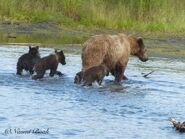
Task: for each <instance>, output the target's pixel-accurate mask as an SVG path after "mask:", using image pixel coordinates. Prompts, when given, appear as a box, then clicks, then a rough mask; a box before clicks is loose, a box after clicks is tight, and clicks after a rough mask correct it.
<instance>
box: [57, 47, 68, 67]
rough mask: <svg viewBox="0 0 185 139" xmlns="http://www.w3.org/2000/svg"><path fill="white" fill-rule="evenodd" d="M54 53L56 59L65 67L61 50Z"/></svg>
mask: <svg viewBox="0 0 185 139" xmlns="http://www.w3.org/2000/svg"><path fill="white" fill-rule="evenodd" d="M55 53H56V54H57V56H58V58H59V62H60V63H61V64H62V65H65V64H66V61H65V55H64V52H63V51H62V50H61V51H60V52H57V50H55Z"/></svg>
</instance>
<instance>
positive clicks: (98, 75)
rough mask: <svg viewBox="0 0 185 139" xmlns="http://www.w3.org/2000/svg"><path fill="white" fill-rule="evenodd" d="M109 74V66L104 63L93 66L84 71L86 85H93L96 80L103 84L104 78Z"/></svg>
mask: <svg viewBox="0 0 185 139" xmlns="http://www.w3.org/2000/svg"><path fill="white" fill-rule="evenodd" d="M108 75H109V71H108V68H107V67H106V66H105V65H103V64H101V65H98V66H94V67H91V68H89V69H87V70H86V71H85V72H84V73H83V81H84V85H88V86H91V85H92V83H93V82H94V81H97V82H98V84H99V85H101V83H102V81H103V78H104V77H105V76H108Z"/></svg>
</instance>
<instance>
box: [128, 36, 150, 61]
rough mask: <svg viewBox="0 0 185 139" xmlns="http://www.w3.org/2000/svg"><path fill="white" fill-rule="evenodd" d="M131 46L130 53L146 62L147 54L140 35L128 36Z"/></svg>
mask: <svg viewBox="0 0 185 139" xmlns="http://www.w3.org/2000/svg"><path fill="white" fill-rule="evenodd" d="M128 39H129V42H130V47H131V55H134V56H137V57H138V58H139V59H140V60H141V61H143V62H146V61H147V60H148V55H147V53H146V48H145V45H144V43H143V39H142V38H141V37H138V38H136V37H133V36H129V37H128Z"/></svg>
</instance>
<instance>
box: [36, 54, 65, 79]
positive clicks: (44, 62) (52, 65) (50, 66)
mask: <svg viewBox="0 0 185 139" xmlns="http://www.w3.org/2000/svg"><path fill="white" fill-rule="evenodd" d="M59 63H61V64H62V65H65V64H66V62H65V56H64V53H63V51H62V50H61V51H60V52H57V50H55V54H51V55H49V56H46V57H43V58H41V59H40V60H39V61H38V62H37V63H36V64H35V67H34V69H35V72H36V73H37V75H34V76H33V79H35V80H36V79H40V78H43V77H44V74H45V72H46V70H50V74H49V75H50V76H51V77H53V76H54V75H55V74H57V75H58V76H62V75H63V74H62V73H61V72H60V71H57V67H58V64H59Z"/></svg>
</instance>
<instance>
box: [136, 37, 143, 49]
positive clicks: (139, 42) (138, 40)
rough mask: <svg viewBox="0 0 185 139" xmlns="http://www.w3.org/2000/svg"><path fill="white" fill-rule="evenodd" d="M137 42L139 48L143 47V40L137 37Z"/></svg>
mask: <svg viewBox="0 0 185 139" xmlns="http://www.w3.org/2000/svg"><path fill="white" fill-rule="evenodd" d="M137 42H138V44H139V46H141V47H142V46H143V38H141V37H138V38H137Z"/></svg>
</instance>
